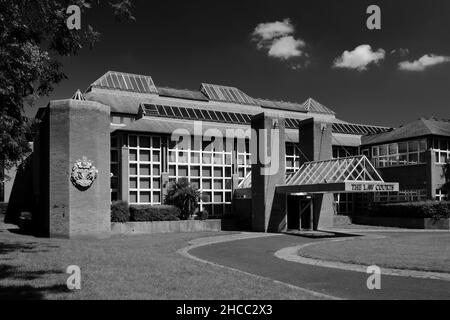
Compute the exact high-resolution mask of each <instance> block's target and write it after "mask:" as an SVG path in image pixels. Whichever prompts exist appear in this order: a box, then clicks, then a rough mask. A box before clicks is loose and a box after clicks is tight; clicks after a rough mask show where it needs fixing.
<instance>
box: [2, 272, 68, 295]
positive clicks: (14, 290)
mask: <svg viewBox="0 0 450 320" xmlns="http://www.w3.org/2000/svg"><path fill="white" fill-rule="evenodd" d="M62 273H63V272H62V271H61V270H38V271H26V270H21V269H19V268H18V267H16V266H11V265H6V264H2V265H0V281H2V280H5V281H19V282H20V281H32V280H36V279H39V278H41V277H43V276H45V275H47V274H62ZM69 292H70V291H69V290H68V289H67V286H66V285H63V284H57V285H51V286H44V287H34V286H31V285H28V284H23V285H14V284H7V285H4V284H1V282H0V300H24V299H32V300H41V299H45V298H46V295H47V294H50V293H69Z"/></svg>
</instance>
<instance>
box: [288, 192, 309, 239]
mask: <svg viewBox="0 0 450 320" xmlns="http://www.w3.org/2000/svg"><path fill="white" fill-rule="evenodd" d="M312 214H313V210H312V197H311V196H308V195H304V194H302V195H288V196H287V228H288V230H311V229H312V221H313V219H312Z"/></svg>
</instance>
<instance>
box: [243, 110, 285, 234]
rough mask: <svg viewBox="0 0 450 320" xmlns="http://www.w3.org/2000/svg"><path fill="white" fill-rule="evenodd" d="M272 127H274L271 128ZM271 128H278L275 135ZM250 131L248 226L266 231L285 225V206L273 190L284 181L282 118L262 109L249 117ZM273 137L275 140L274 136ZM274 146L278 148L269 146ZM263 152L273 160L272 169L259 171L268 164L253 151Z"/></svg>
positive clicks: (276, 229)
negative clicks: (250, 222) (274, 162)
mask: <svg viewBox="0 0 450 320" xmlns="http://www.w3.org/2000/svg"><path fill="white" fill-rule="evenodd" d="M274 127H275V128H274ZM272 129H275V130H278V133H279V134H278V136H276V135H275V134H274V133H273V132H272ZM252 130H253V131H254V134H256V136H254V135H252V141H251V143H250V148H251V153H252V156H253V159H252V230H253V231H260V232H267V231H275V232H276V231H281V230H282V229H283V228H284V227H285V224H286V222H285V220H286V210H285V209H284V208H283V204H282V203H281V202H284V201H280V197H281V198H283V197H285V195H279V194H276V193H275V189H276V185H277V184H282V183H284V179H285V165H286V164H285V160H284V159H285V155H286V149H285V145H286V144H285V124H284V119H283V118H274V117H271V116H268V115H266V114H265V113H261V114H258V115H256V116H254V117H253V118H252ZM262 130H266V131H262ZM275 139H276V140H275ZM272 146H275V147H276V148H277V149H278V150H276V149H274V150H272ZM260 154H261V155H262V154H265V155H267V156H269V157H272V164H273V161H277V162H278V164H277V167H278V168H277V170H276V172H271V173H267V172H263V170H264V169H267V168H268V166H270V164H269V165H265V163H264V162H265V160H266V159H261V157H260V156H258V157H257V158H258V159H256V155H260Z"/></svg>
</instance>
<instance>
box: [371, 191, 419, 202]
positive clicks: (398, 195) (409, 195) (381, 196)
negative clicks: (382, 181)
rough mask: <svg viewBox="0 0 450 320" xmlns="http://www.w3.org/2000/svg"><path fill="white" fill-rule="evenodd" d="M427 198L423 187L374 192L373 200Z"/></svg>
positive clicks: (417, 199)
mask: <svg viewBox="0 0 450 320" xmlns="http://www.w3.org/2000/svg"><path fill="white" fill-rule="evenodd" d="M425 200H427V192H426V190H425V189H419V190H400V191H399V192H376V193H375V194H374V202H378V203H383V202H385V203H387V202H417V201H425Z"/></svg>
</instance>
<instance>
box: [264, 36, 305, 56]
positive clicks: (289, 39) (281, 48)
mask: <svg viewBox="0 0 450 320" xmlns="http://www.w3.org/2000/svg"><path fill="white" fill-rule="evenodd" d="M304 46H305V42H304V41H303V40H296V39H294V37H293V36H285V37H282V38H278V39H275V40H274V41H273V42H272V45H271V46H270V49H269V52H268V55H269V56H270V57H274V58H279V59H283V60H287V59H290V58H292V57H300V56H301V55H302V54H303V52H302V51H301V50H300V49H299V48H303V47H304Z"/></svg>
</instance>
